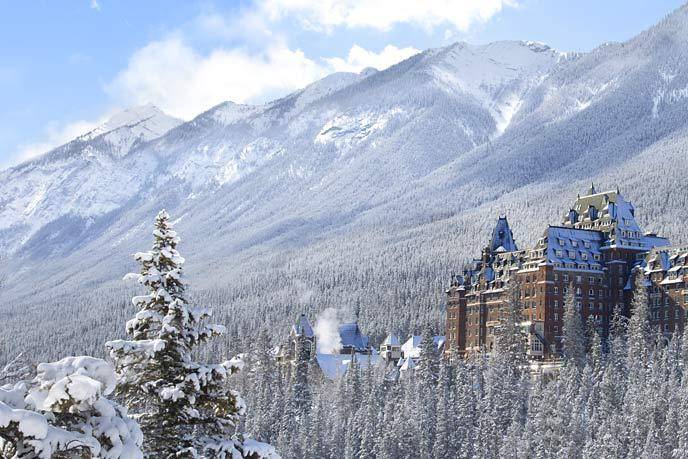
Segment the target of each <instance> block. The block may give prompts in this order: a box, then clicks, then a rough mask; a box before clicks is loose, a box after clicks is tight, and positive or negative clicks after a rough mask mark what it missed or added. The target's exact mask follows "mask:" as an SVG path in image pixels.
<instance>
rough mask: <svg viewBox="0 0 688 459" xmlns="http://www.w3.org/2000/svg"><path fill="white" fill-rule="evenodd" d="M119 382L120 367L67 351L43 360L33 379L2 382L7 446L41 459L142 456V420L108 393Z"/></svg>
mask: <svg viewBox="0 0 688 459" xmlns="http://www.w3.org/2000/svg"><path fill="white" fill-rule="evenodd" d="M114 388H115V373H114V369H113V368H112V366H111V365H110V364H109V363H107V362H105V361H104V360H101V359H97V358H94V357H86V356H82V357H67V358H65V359H62V360H60V361H58V362H53V363H42V364H40V365H38V374H37V376H36V377H35V378H34V379H33V380H31V381H21V382H17V383H15V384H14V385H13V386H10V385H7V386H3V387H2V388H0V438H2V440H4V442H5V444H4V445H3V447H4V448H5V450H4V451H3V452H11V453H12V454H13V455H15V456H16V457H38V458H41V459H43V458H46V459H47V458H52V457H57V456H58V455H60V456H59V457H83V456H84V455H87V456H88V457H95V458H107V459H115V458H126V459H136V458H142V457H143V454H142V452H141V450H140V448H139V447H140V446H141V444H142V441H143V435H142V433H141V430H140V429H139V427H138V424H137V423H136V422H135V421H134V420H132V419H129V418H128V417H127V411H126V409H125V408H124V407H122V406H120V405H118V404H117V403H115V402H112V401H110V400H108V399H107V398H106V397H107V396H108V395H110V394H111V393H112V392H113V390H114ZM64 455H67V456H64Z"/></svg>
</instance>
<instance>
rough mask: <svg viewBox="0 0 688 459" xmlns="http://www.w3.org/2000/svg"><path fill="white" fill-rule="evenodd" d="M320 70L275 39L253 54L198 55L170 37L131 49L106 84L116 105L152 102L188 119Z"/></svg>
mask: <svg viewBox="0 0 688 459" xmlns="http://www.w3.org/2000/svg"><path fill="white" fill-rule="evenodd" d="M326 73H327V70H326V69H325V68H323V67H322V66H321V65H319V64H318V63H316V62H315V61H313V60H311V59H309V58H308V57H306V56H305V54H304V53H303V52H302V51H300V50H298V49H297V50H291V49H289V48H287V47H286V46H284V45H281V44H272V45H270V46H268V47H267V48H266V50H265V51H264V52H262V53H259V54H251V53H249V52H248V51H246V50H243V49H240V48H230V49H215V50H214V51H212V52H210V53H209V54H206V55H204V54H200V53H198V52H197V51H196V50H194V49H193V48H192V47H190V46H189V45H188V44H186V43H185V42H184V41H183V40H182V39H181V38H178V37H173V38H169V39H166V40H162V41H156V42H152V43H150V44H148V45H147V46H145V47H144V48H141V49H139V50H138V51H136V52H135V53H134V55H133V56H132V57H131V58H130V59H129V63H128V66H127V68H126V69H124V70H123V71H122V72H120V73H119V74H118V75H117V76H116V77H115V79H114V80H113V81H112V82H111V83H110V84H108V85H107V88H106V90H107V91H108V93H109V94H110V95H111V96H112V97H113V98H114V99H115V100H116V101H117V102H118V103H119V104H121V105H125V106H131V105H143V104H145V103H153V104H155V105H157V106H159V107H160V108H161V109H162V110H163V111H165V112H167V113H169V114H170V115H173V116H177V117H180V118H184V119H189V118H191V117H193V116H195V115H197V114H198V113H200V112H201V111H203V110H205V109H208V108H209V107H211V106H213V105H216V104H218V103H220V102H223V101H226V100H231V101H233V102H237V103H245V102H255V101H264V100H267V99H268V98H270V97H273V96H277V95H283V94H284V93H286V92H288V91H291V90H294V89H297V88H301V87H303V86H306V85H307V84H309V83H311V82H312V81H314V80H316V79H318V78H321V77H323V76H324V75H325V74H326Z"/></svg>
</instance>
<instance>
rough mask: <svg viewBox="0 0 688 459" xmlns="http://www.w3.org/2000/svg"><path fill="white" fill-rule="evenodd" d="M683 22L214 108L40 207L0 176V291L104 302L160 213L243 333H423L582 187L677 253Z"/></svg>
mask: <svg viewBox="0 0 688 459" xmlns="http://www.w3.org/2000/svg"><path fill="white" fill-rule="evenodd" d="M687 11H688V10H687V9H686V8H685V7H684V8H681V9H679V10H677V11H676V12H675V13H674V14H673V15H671V16H670V17H668V18H667V19H665V20H664V21H662V22H660V23H659V24H658V25H656V26H654V27H652V28H650V29H648V30H647V31H645V32H642V33H641V34H639V35H638V36H636V37H634V38H632V39H631V40H628V41H627V42H624V43H620V44H613V45H606V46H600V47H598V48H596V49H595V50H593V51H591V52H590V53H561V52H559V51H555V50H552V49H551V48H549V47H546V46H542V45H540V44H535V43H530V44H529V42H501V43H497V44H489V45H468V44H461V43H458V44H455V45H451V46H449V47H445V48H440V49H435V50H427V51H424V52H422V53H419V54H417V55H415V56H412V57H410V58H409V59H407V60H405V61H403V62H400V63H398V64H396V65H394V66H392V67H390V68H389V69H386V70H384V71H380V72H361V73H359V74H340V75H335V76H331V78H330V77H326V79H325V81H323V80H321V81H319V82H315V83H314V84H313V85H311V86H309V87H307V88H304V89H302V90H300V91H296V92H295V93H292V94H290V95H288V96H285V97H283V98H281V99H278V100H276V101H273V102H270V103H267V104H264V105H260V106H242V105H237V104H232V103H229V102H225V103H222V104H219V105H217V106H215V107H213V108H211V109H209V110H208V111H206V112H204V113H202V114H200V115H199V116H197V117H196V118H194V119H193V120H190V121H188V122H185V123H182V124H180V125H179V126H176V127H174V128H173V129H170V130H169V131H167V132H166V133H165V134H163V135H162V136H160V137H157V138H154V139H150V140H148V141H145V142H141V143H138V144H136V145H133V146H132V147H131V148H130V150H129V151H128V152H127V153H126V154H124V155H122V156H117V157H115V158H114V159H113V161H114V162H116V164H117V167H114V168H113V169H112V170H113V171H118V173H117V174H112V175H111V176H107V177H105V178H103V176H102V175H99V174H96V172H97V171H98V168H97V167H96V166H103V165H108V164H109V163H105V162H102V161H104V160H101V162H99V163H97V164H96V165H94V164H93V163H89V162H88V161H86V160H84V161H83V163H80V164H83V168H76V169H74V170H71V172H70V173H66V172H65V173H64V175H60V174H62V173H63V171H62V170H61V169H60V168H59V167H57V166H56V168H55V169H54V170H47V169H46V170H42V171H37V172H35V173H36V174H37V177H42V176H41V175H40V174H46V176H49V177H52V178H53V179H54V180H53V181H52V182H49V184H50V186H49V187H47V186H46V190H44V192H43V194H42V195H41V194H40V193H36V192H35V191H36V189H38V188H36V189H29V188H30V187H27V186H26V185H25V182H24V181H22V180H23V179H24V177H12V178H13V180H14V181H10V180H9V179H8V177H9V175H8V174H5V175H3V173H2V172H0V190H2V195H3V196H9V198H4V199H5V200H4V201H2V202H0V251H2V252H3V253H4V255H5V256H4V260H5V263H4V265H2V266H0V278H3V276H4V279H5V282H4V283H3V284H2V287H0V288H2V289H3V294H4V295H5V296H6V298H8V299H9V300H10V301H15V302H18V303H17V304H19V303H21V304H30V305H34V304H37V303H40V302H41V301H46V295H47V296H49V295H50V292H52V293H53V294H54V293H55V292H63V290H65V289H66V293H64V295H65V298H69V297H71V296H70V295H78V294H79V293H78V292H83V291H84V290H85V289H88V288H96V289H105V290H107V289H115V287H114V286H115V285H117V284H118V275H113V273H118V272H123V271H124V269H123V267H125V266H128V263H129V262H128V261H127V260H128V259H127V256H128V254H129V253H132V252H134V251H136V250H140V249H141V247H142V246H143V247H145V244H147V243H148V242H147V232H148V227H149V225H148V223H149V221H152V220H151V219H152V216H154V215H155V213H156V212H157V211H158V210H159V209H160V208H162V207H165V208H167V210H168V211H169V212H170V213H171V214H172V216H173V219H177V220H178V224H177V227H178V229H179V232H180V234H182V235H183V236H184V247H185V252H187V253H191V254H193V256H192V257H189V265H188V266H189V272H190V275H191V276H193V278H194V279H196V280H197V284H198V288H199V289H201V290H203V291H206V290H207V291H216V290H218V289H220V290H223V289H230V290H229V291H231V292H232V293H231V295H230V296H231V297H232V298H234V300H233V301H236V302H237V303H236V304H237V305H236V307H237V308H239V311H240V314H241V317H242V319H241V320H244V319H246V320H249V319H248V318H255V314H273V309H274V311H276V312H274V314H273V315H274V317H273V318H271V319H270V320H275V321H283V320H286V319H287V318H288V316H289V314H291V313H292V312H294V308H295V307H297V305H300V307H303V308H306V309H308V308H312V309H320V308H325V307H328V306H330V307H341V308H348V309H351V308H354V306H355V305H358V306H356V307H359V308H360V310H361V314H362V317H366V318H367V319H368V320H369V321H370V323H371V325H370V327H372V331H373V332H376V330H377V327H379V328H382V325H383V324H386V325H385V326H388V328H387V329H388V330H389V329H392V328H395V327H397V328H401V329H409V328H412V327H414V326H417V325H418V323H420V322H421V321H434V323H438V321H439V320H441V319H440V314H439V311H440V308H439V305H440V304H441V303H442V298H441V291H442V285H443V282H444V281H445V280H446V276H448V275H449V273H450V272H451V271H452V270H454V269H457V267H458V266H460V264H461V263H462V261H464V260H466V259H468V258H470V257H472V256H475V254H476V253H478V252H479V249H480V247H479V246H480V244H481V242H480V241H483V240H484V239H485V237H486V236H485V232H486V231H488V230H489V229H490V227H491V225H492V223H493V220H494V219H496V217H497V215H500V214H503V213H506V214H508V216H509V221H510V223H511V225H512V228H513V229H514V232H515V235H516V238H517V239H518V241H519V245H520V246H527V245H528V244H529V243H530V242H531V241H533V240H534V239H535V238H536V237H537V236H539V233H540V232H541V230H542V227H543V225H545V224H547V223H557V222H559V220H560V218H561V213H562V212H563V210H562V209H564V208H565V207H566V206H567V205H569V201H570V200H571V199H572V198H573V197H575V195H576V193H577V192H580V191H581V190H583V189H585V188H586V187H587V186H588V185H589V182H590V181H591V180H593V181H595V183H596V184H597V183H601V184H602V185H603V186H605V187H609V188H613V187H615V186H616V185H619V186H620V187H621V189H622V192H623V191H625V190H629V191H628V193H626V197H627V198H629V199H631V200H632V201H634V203H635V204H636V209H638V215H639V219H640V221H641V223H642V225H644V226H645V227H647V228H648V229H653V230H655V231H658V232H660V233H662V234H663V235H667V236H670V237H672V238H673V240H674V241H675V242H682V241H686V240H688V237H686V236H687V235H684V230H683V218H682V212H683V209H685V206H686V204H688V203H687V202H686V198H685V196H686V195H688V193H685V191H687V190H686V188H687V187H686V186H685V185H684V180H683V178H682V177H684V176H685V174H686V172H688V170H687V169H688V165H686V162H685V145H688V120H687V119H686V117H685V113H686V111H687V110H688V96H686V95H688V90H685V88H688V28H687V27H686V23H688V20H687V16H688V13H687ZM438 56H439V57H438ZM509 59H511V61H509ZM519 66H520V67H519ZM438 69H439V70H438ZM466 69H473V71H474V72H473V73H471V72H469V71H466ZM475 69H479V70H475ZM485 69H491V70H490V71H486V70H485ZM328 78H329V80H328ZM684 93H685V94H684ZM300 98H302V99H300ZM89 165H90V167H89ZM119 172H121V173H119ZM101 173H102V172H101ZM51 174H52V175H51ZM93 174H95V175H93ZM36 183H38V182H36ZM40 183H45V182H40ZM75 184H78V185H79V187H76V186H75ZM84 184H85V185H86V189H87V190H89V191H88V193H82V192H81V191H80V190H81V188H82V187H83V186H84ZM34 188H35V187H34ZM77 188H79V189H78V190H77ZM103 190H105V191H108V192H111V193H112V195H110V194H108V193H105V192H103ZM13 199H14V200H13ZM28 204H32V205H33V208H32V209H33V210H32V213H30V214H29V215H23V216H19V217H16V218H12V217H13V215H12V214H10V212H9V210H8V209H14V210H15V211H17V209H20V210H24V209H25V208H27V205H28ZM36 222H38V223H36ZM31 225H33V226H31ZM102 251H104V252H105V253H107V256H106V257H98V256H97V255H96V254H98V253H100V252H102ZM27 273H28V274H27ZM22 276H28V277H29V278H30V280H31V285H32V286H40V289H39V290H40V292H36V289H35V288H32V287H29V286H27V284H25V283H24V281H23V280H22ZM271 283H274V289H271V288H265V289H258V288H257V286H263V285H269V284H271ZM304 284H306V287H305V289H307V290H312V291H313V292H314V293H313V295H311V296H310V298H311V299H312V303H310V302H309V304H303V302H301V301H300V300H299V298H301V297H302V296H303V295H302V292H300V290H303V289H304V288H302V286H303V285H304ZM228 286H231V287H228ZM99 291H100V290H99ZM223 291H224V290H223ZM67 292H71V293H67ZM248 292H250V295H248ZM247 295H248V296H247ZM334 298H336V299H337V301H338V302H339V304H338V305H337V304H334V303H335V300H334ZM47 301H48V302H49V301H50V300H47ZM225 306H226V305H225ZM271 308H272V309H271ZM220 310H223V309H222V307H220ZM100 313H101V314H108V312H107V311H100ZM384 314H390V317H394V318H395V319H394V320H395V321H396V322H395V323H396V325H394V326H392V324H391V323H390V322H389V320H391V319H388V318H384ZM251 320H253V319H251ZM389 327H392V328H389Z"/></svg>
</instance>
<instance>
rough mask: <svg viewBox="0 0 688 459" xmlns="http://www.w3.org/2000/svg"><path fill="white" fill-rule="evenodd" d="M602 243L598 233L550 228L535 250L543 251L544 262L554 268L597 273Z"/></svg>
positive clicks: (559, 227) (599, 268) (602, 240)
mask: <svg viewBox="0 0 688 459" xmlns="http://www.w3.org/2000/svg"><path fill="white" fill-rule="evenodd" d="M603 243H604V234H602V233H601V232H599V231H591V230H585V229H576V228H565V227H562V226H550V227H548V228H547V229H546V230H545V234H544V235H543V238H541V239H540V242H539V243H538V245H536V247H535V250H536V251H537V250H544V255H545V261H546V262H547V263H552V264H553V265H554V266H555V267H560V268H564V269H568V270H573V269H576V270H593V271H599V270H601V269H602V265H601V263H600V260H601V259H602V257H601V252H600V249H601V247H602V245H603Z"/></svg>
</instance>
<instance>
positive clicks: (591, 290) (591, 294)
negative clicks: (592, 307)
mask: <svg viewBox="0 0 688 459" xmlns="http://www.w3.org/2000/svg"><path fill="white" fill-rule="evenodd" d="M588 294H589V295H590V296H595V289H593V288H591V289H590V291H589V292H588Z"/></svg>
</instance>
